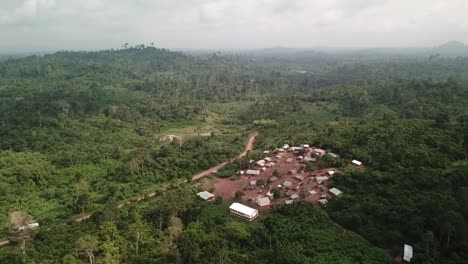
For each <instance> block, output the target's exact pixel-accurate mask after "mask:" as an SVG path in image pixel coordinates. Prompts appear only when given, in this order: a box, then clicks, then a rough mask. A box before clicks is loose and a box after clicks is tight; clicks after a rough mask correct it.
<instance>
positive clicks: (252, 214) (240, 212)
mask: <svg viewBox="0 0 468 264" xmlns="http://www.w3.org/2000/svg"><path fill="white" fill-rule="evenodd" d="M229 211H230V212H231V214H233V215H236V216H239V217H242V218H244V219H247V220H249V221H252V220H254V219H255V218H256V217H257V216H258V210H257V209H253V208H250V207H248V206H245V205H243V204H240V203H233V204H231V206H229Z"/></svg>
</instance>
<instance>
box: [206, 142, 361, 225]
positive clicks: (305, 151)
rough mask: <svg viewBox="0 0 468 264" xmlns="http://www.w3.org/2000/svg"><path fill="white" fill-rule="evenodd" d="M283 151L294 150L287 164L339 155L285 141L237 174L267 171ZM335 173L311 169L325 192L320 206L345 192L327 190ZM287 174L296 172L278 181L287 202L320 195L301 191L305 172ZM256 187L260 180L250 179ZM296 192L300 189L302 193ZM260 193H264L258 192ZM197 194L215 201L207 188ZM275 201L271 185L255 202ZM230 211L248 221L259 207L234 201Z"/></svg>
mask: <svg viewBox="0 0 468 264" xmlns="http://www.w3.org/2000/svg"><path fill="white" fill-rule="evenodd" d="M284 152H289V153H294V156H293V157H292V158H291V157H290V155H289V157H288V158H287V159H285V160H284V161H285V163H286V164H289V163H292V162H293V161H294V160H296V162H301V163H310V162H317V161H318V159H319V158H320V157H323V156H325V155H327V154H328V155H330V156H331V157H333V158H339V157H340V156H339V155H337V154H335V153H330V152H328V153H327V151H325V150H323V149H320V148H314V147H311V146H310V145H307V144H303V145H300V146H289V145H288V144H285V145H283V147H281V148H278V149H276V150H274V151H273V152H270V151H268V150H265V151H264V154H266V155H269V156H267V157H265V158H263V159H260V160H258V161H255V160H250V164H251V166H250V168H249V169H248V170H245V171H239V172H238V173H239V174H240V175H245V176H249V179H250V178H251V177H256V176H259V175H261V173H262V172H265V171H266V170H268V169H269V168H272V167H274V166H275V165H277V164H278V162H280V160H281V158H282V157H283V155H282V154H283V153H284ZM270 153H274V154H270ZM274 155H276V156H274ZM351 164H352V165H354V166H356V167H362V166H363V164H362V162H360V161H358V160H353V161H352V162H351ZM335 173H336V171H335V170H334V169H330V170H329V171H326V173H325V174H324V173H323V172H322V173H321V174H319V175H316V174H315V172H311V175H310V176H311V177H310V178H309V182H310V181H311V180H316V181H317V183H318V186H319V188H320V190H318V191H320V192H321V193H323V194H322V195H321V196H320V199H319V200H318V203H319V204H321V205H326V204H327V203H328V200H327V197H328V196H331V197H339V196H341V195H342V194H343V192H342V191H340V190H339V189H337V188H331V189H328V188H327V187H325V183H326V182H327V181H328V180H329V179H330V178H331V177H333V176H334V175H335ZM288 174H293V175H294V177H293V178H292V180H285V181H284V182H282V183H281V184H278V188H279V189H280V190H282V191H283V196H284V197H287V199H286V200H285V201H284V202H285V203H286V204H293V203H295V202H296V201H298V200H299V199H300V198H301V196H299V194H301V195H302V197H307V196H310V195H316V194H318V193H317V191H315V190H309V189H306V188H302V192H300V191H301V188H300V187H301V186H304V185H303V184H304V183H305V181H306V179H305V177H304V175H303V174H302V173H301V174H298V173H297V171H295V170H291V171H289V172H288ZM277 180H278V178H277V177H275V176H272V177H270V178H269V181H268V182H270V183H272V182H275V181H277ZM255 186H257V181H256V180H250V182H249V187H250V189H252V188H255ZM261 187H262V188H264V186H261ZM295 192H299V194H298V193H295ZM259 193H262V192H261V191H259ZM325 193H328V196H327V195H325ZM197 196H198V197H199V198H200V199H203V200H205V201H212V200H213V199H214V197H215V196H214V195H213V194H212V193H209V192H206V191H204V192H200V193H198V194H197ZM272 200H274V197H273V194H272V191H271V187H270V190H269V191H268V192H267V193H266V194H265V195H262V196H259V197H257V199H256V203H257V205H258V206H260V207H263V206H269V205H270V204H271V201H272ZM229 210H230V212H231V214H233V215H236V216H239V217H242V218H244V219H247V220H249V221H250V220H253V219H255V218H256V217H257V216H258V210H256V209H254V208H251V207H248V206H246V205H243V204H240V203H233V204H232V205H231V207H230V208H229Z"/></svg>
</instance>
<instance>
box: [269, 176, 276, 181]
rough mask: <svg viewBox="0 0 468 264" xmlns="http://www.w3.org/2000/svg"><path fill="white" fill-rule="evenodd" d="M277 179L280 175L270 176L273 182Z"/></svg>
mask: <svg viewBox="0 0 468 264" xmlns="http://www.w3.org/2000/svg"><path fill="white" fill-rule="evenodd" d="M277 180H278V177H276V176H273V177H271V178H270V181H271V182H274V181H277Z"/></svg>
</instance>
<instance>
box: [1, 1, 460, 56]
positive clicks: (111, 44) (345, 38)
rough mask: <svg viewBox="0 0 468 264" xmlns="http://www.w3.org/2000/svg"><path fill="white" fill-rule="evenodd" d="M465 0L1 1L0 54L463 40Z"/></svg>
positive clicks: (422, 44) (399, 44)
mask: <svg viewBox="0 0 468 264" xmlns="http://www.w3.org/2000/svg"><path fill="white" fill-rule="evenodd" d="M467 13H468V1H465V0H446V1H442V0H427V1H423V0H415V1H411V2H407V1H404V0H393V1H390V0H357V1H346V0H331V1H319V0H310V1H308V0H296V1H289V0H260V1H249V0H238V1H229V0H188V1H184V3H179V2H177V3H176V2H175V1H171V0H156V1H150V0H135V1H124V0H115V1H111V0H81V1H77V0H66V1H58V0H3V1H1V3H0V32H1V34H2V41H1V42H0V53H8V52H10V53H11V52H38V51H47V52H49V51H56V50H101V49H110V48H120V47H121V46H122V44H124V43H129V44H131V45H136V44H145V45H149V44H150V43H155V45H156V46H158V47H163V48H168V49H175V50H246V49H247V50H248V49H260V48H270V47H278V46H280V47H287V48H301V49H304V48H307V49H309V48H310V49H313V48H318V47H330V48H354V49H356V48H361V49H365V48H405V47H434V46H438V45H441V44H443V43H446V42H448V41H461V42H463V43H468V16H466V14H467Z"/></svg>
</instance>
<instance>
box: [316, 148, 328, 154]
mask: <svg viewBox="0 0 468 264" xmlns="http://www.w3.org/2000/svg"><path fill="white" fill-rule="evenodd" d="M314 153H315V154H317V155H319V156H324V155H325V154H326V153H327V152H326V151H325V150H324V149H319V148H314Z"/></svg>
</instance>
